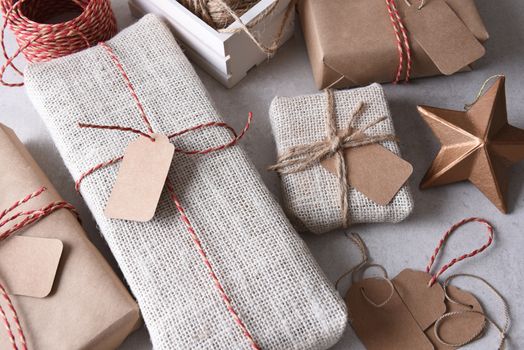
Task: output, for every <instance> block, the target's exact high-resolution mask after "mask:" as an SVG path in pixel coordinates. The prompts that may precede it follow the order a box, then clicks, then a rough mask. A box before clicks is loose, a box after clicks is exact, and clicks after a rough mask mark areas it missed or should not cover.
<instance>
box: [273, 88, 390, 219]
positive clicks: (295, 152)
mask: <svg viewBox="0 0 524 350" xmlns="http://www.w3.org/2000/svg"><path fill="white" fill-rule="evenodd" d="M325 92H326V98H327V110H326V138H325V139H324V140H323V141H318V142H313V143H310V144H305V145H299V146H294V147H291V148H289V149H288V150H286V151H285V152H284V153H283V154H282V155H280V156H279V157H278V162H277V163H276V164H275V165H273V166H271V167H269V170H273V171H276V172H278V173H280V174H292V173H297V172H301V171H304V170H306V169H308V168H309V167H311V166H312V165H314V164H318V163H320V162H321V161H323V160H325V159H329V158H332V157H335V160H336V169H337V173H336V176H337V179H338V180H339V189H340V190H339V197H340V203H341V214H342V226H343V227H347V226H348V225H349V204H348V188H349V184H348V180H347V171H346V161H345V158H344V151H345V150H346V149H348V148H354V147H363V146H367V145H371V144H375V143H379V142H384V141H394V140H395V136H394V135H392V134H378V135H373V136H370V135H366V134H365V132H366V131H367V130H368V129H370V128H372V127H373V126H375V125H377V124H379V123H381V122H383V121H384V120H386V119H387V117H381V118H378V119H377V120H375V121H372V122H370V123H368V124H366V125H364V126H363V127H362V128H359V129H357V128H353V127H352V126H351V125H352V124H353V121H355V120H356V119H357V118H358V117H359V116H361V113H360V112H361V111H362V107H363V105H364V103H363V102H362V101H361V102H359V103H358V104H357V107H356V108H355V110H354V111H353V112H352V113H351V116H350V118H349V122H348V123H347V126H346V127H345V128H344V129H342V130H337V126H336V111H335V98H334V94H333V90H331V89H327V90H325Z"/></svg>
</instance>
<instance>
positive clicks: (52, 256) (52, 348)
mask: <svg viewBox="0 0 524 350" xmlns="http://www.w3.org/2000/svg"><path fill="white" fill-rule="evenodd" d="M0 163H1V164H2V170H1V171H0V216H2V214H3V210H4V209H8V208H10V207H12V205H13V204H14V203H15V202H18V201H20V200H21V199H22V198H24V197H26V196H27V195H29V194H32V193H35V192H36V191H37V190H38V189H40V188H42V187H45V188H46V189H47V190H45V191H44V192H42V193H41V194H40V195H38V196H37V197H34V198H32V199H30V200H28V201H26V202H25V203H23V204H22V205H20V206H19V207H17V208H14V209H13V210H12V211H10V212H8V213H6V215H5V216H3V217H2V218H0V232H2V237H1V239H0V240H1V243H0V281H1V283H2V285H3V286H5V288H6V290H7V291H8V293H9V294H10V299H11V300H12V302H13V306H14V308H15V310H16V313H17V314H18V317H19V319H20V324H21V326H22V330H23V333H24V335H25V340H26V345H27V348H29V349H38V350H80V349H100V350H111V349H116V348H117V347H118V346H119V345H120V344H121V343H122V342H123V341H124V339H125V338H126V337H127V336H128V335H129V334H130V333H131V332H132V331H133V330H134V329H136V328H137V327H138V326H139V325H140V312H139V310H138V305H137V304H136V302H135V301H134V300H133V298H132V297H131V296H130V295H129V292H128V291H127V289H126V288H125V287H124V285H123V284H122V282H121V281H120V280H119V279H118V277H117V276H116V274H115V273H114V272H113V271H112V270H111V267H110V266H109V264H108V263H107V262H106V261H105V259H104V258H103V257H102V255H101V254H100V252H98V251H97V249H96V248H95V246H93V244H92V243H91V242H90V241H89V239H88V238H87V235H86V233H85V232H84V230H83V229H82V226H81V225H80V224H79V222H78V220H77V218H76V217H75V216H74V215H73V214H72V213H71V212H70V211H68V210H67V209H66V208H62V209H59V210H57V211H54V212H52V213H50V214H49V215H48V216H45V217H43V218H42V219H41V220H40V221H37V222H34V223H33V224H32V225H30V226H26V227H24V228H23V229H22V230H20V231H17V232H14V233H13V234H12V235H7V236H4V233H5V232H7V231H6V230H10V229H13V228H14V227H15V226H16V225H18V224H20V223H21V222H22V221H23V220H25V219H26V218H28V216H26V215H22V216H20V217H18V218H17V219H15V220H13V221H11V222H7V224H6V225H3V224H4V223H5V222H6V221H7V220H8V218H9V217H12V216H13V215H15V214H17V213H20V212H28V211H31V210H38V209H41V208H45V207H47V206H48V205H49V203H57V202H62V199H61V198H60V195H59V194H58V192H57V191H56V190H55V189H54V187H53V185H52V184H51V183H50V182H49V179H48V178H47V177H46V175H45V174H44V173H43V172H42V170H41V169H40V167H39V166H38V165H37V163H36V162H35V161H34V160H33V158H32V157H31V155H30V154H29V152H28V151H27V149H26V148H25V147H24V145H23V144H22V143H21V142H20V140H19V139H18V138H17V137H16V135H15V133H14V132H13V130H11V129H9V128H7V127H6V126H4V125H2V124H0ZM4 237H6V238H5V239H4ZM14 250H16V251H14ZM6 304H7V303H6V299H5V298H3V297H2V299H1V301H0V306H1V307H2V308H3V309H4V310H5V311H6V315H7V317H8V320H9V322H10V323H11V329H12V331H13V333H14V334H15V339H16V342H17V344H18V346H19V349H22V348H25V347H23V346H22V344H21V343H22V339H21V338H20V336H19V334H18V331H17V329H16V326H15V320H14V316H13V314H12V312H11V310H10V309H9V307H8V306H7V305H6ZM12 348H13V347H12V345H11V342H10V340H9V337H8V335H7V333H6V330H5V329H4V328H3V327H2V332H1V334H0V349H12Z"/></svg>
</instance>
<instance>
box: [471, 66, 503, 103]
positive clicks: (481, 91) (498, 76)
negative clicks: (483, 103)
mask: <svg viewBox="0 0 524 350" xmlns="http://www.w3.org/2000/svg"><path fill="white" fill-rule="evenodd" d="M504 77H505V76H504V75H503V74H495V75H492V76H491V77H489V78H487V79H486V80H484V83H482V86H481V87H480V89H479V91H478V92H477V95H476V96H475V99H474V100H473V101H472V102H470V103H466V104H465V105H464V110H465V111H469V110H470V109H471V107H473V105H474V104H475V103H477V101H478V100H479V99H480V98H481V97H482V95H483V94H484V90H485V89H486V87H487V86H488V84H489V83H490V82H491V81H493V80H494V79H499V78H504Z"/></svg>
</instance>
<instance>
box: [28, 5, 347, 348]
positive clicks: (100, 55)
mask: <svg viewBox="0 0 524 350" xmlns="http://www.w3.org/2000/svg"><path fill="white" fill-rule="evenodd" d="M25 78H26V81H25V82H26V87H27V91H28V93H29V96H30V99H31V100H32V102H33V103H34V105H35V106H36V108H37V109H38V111H39V113H40V114H41V116H42V118H43V119H44V121H45V123H46V125H47V126H48V129H49V131H50V133H51V135H52V138H53V139H54V141H55V143H56V145H57V147H58V150H59V151H60V153H61V155H62V156H63V159H64V161H65V164H66V165H67V167H68V169H69V170H70V172H71V174H72V176H73V177H74V179H75V180H76V183H77V188H78V190H79V191H80V193H81V194H82V196H83V198H84V199H85V201H86V202H87V204H88V206H89V207H90V209H91V210H92V212H93V215H94V217H95V219H96V221H97V222H98V225H99V226H100V229H101V232H102V235H103V236H104V237H105V239H106V240H107V243H108V245H109V247H110V249H111V251H112V252H113V254H114V256H115V258H116V260H117V261H118V263H119V265H120V268H121V269H122V272H123V274H124V276H125V278H126V280H127V282H128V283H129V285H130V287H131V290H132V292H133V293H134V295H135V296H136V298H137V300H138V303H139V305H140V308H141V310H142V315H143V317H144V321H145V323H146V326H147V328H148V330H149V332H150V335H151V340H152V343H153V347H154V348H155V349H170V350H171V349H213V350H217V349H232V348H234V349H274V350H277V349H327V348H329V347H331V346H332V345H334V344H335V343H336V342H337V341H338V339H339V337H340V336H341V335H342V333H343V332H344V329H345V326H346V318H347V315H346V309H345V305H344V302H343V301H342V300H341V298H340V297H339V295H338V294H337V293H336V291H335V290H334V289H333V287H332V286H331V284H330V283H329V281H328V280H327V279H326V277H325V276H324V274H323V273H322V271H321V270H320V268H319V266H318V265H317V264H316V262H315V261H314V259H313V257H312V256H311V254H310V252H309V251H308V249H307V247H306V245H305V244H304V242H303V241H302V240H301V239H300V238H299V237H298V235H297V234H296V232H295V231H294V229H293V228H292V226H291V225H290V223H289V222H288V221H287V219H286V218H285V216H284V215H283V213H282V211H281V209H280V207H279V206H278V204H277V202H276V201H275V200H274V198H273V197H272V195H271V194H270V192H269V191H268V190H267V189H266V188H265V186H264V185H263V183H262V181H261V179H260V177H259V175H258V174H257V173H256V170H255V168H254V166H253V165H252V163H251V162H250V161H249V160H248V158H247V156H246V154H245V153H244V152H243V150H242V149H241V148H240V147H239V146H238V145H237V143H238V141H239V140H240V139H241V138H242V137H244V136H245V134H246V131H247V129H248V127H249V123H250V121H251V116H249V118H248V123H247V125H246V127H245V128H244V129H243V130H242V131H241V132H239V133H236V132H235V131H234V130H233V128H231V127H230V126H229V125H228V124H225V123H224V122H223V121H222V119H221V117H220V116H219V114H218V113H217V111H216V110H215V108H214V107H213V104H212V102H211V101H210V99H209V97H208V95H207V92H206V90H205V88H204V86H203V85H202V83H201V82H200V80H199V79H198V76H197V75H196V73H195V71H194V70H193V68H192V66H191V64H190V63H189V62H188V60H187V59H186V57H185V56H184V54H183V52H182V50H181V49H180V47H179V46H178V45H177V43H176V41H175V39H174V38H173V36H172V35H171V34H170V32H169V30H168V29H167V27H166V26H165V25H164V24H163V23H162V22H161V21H160V20H159V19H158V18H157V17H155V16H153V15H147V16H145V17H144V18H143V19H141V20H140V21H139V22H138V23H136V24H135V25H133V26H131V27H129V28H127V29H125V30H124V31H122V32H121V33H120V34H118V35H117V36H115V37H114V38H113V39H111V40H109V41H107V42H105V43H100V44H99V45H97V46H96V47H92V48H90V49H87V50H84V51H82V52H79V53H76V54H73V55H70V56H66V57H62V58H58V59H55V60H52V61H50V62H45V63H33V64H30V65H29V66H28V68H27V69H26V74H25ZM164 184H165V185H164Z"/></svg>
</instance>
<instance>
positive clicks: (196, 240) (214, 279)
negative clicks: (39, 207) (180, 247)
mask: <svg viewBox="0 0 524 350" xmlns="http://www.w3.org/2000/svg"><path fill="white" fill-rule="evenodd" d="M99 45H100V46H101V47H103V48H104V49H105V51H106V52H107V54H108V55H109V56H110V58H111V60H112V61H113V63H114V64H115V66H116V67H117V69H118V71H119V72H120V73H121V75H122V78H123V79H124V82H125V83H126V85H127V87H128V90H129V93H130V94H131V97H132V98H133V100H134V101H135V103H136V106H137V108H138V111H139V114H140V116H141V118H142V121H143V122H144V124H145V126H146V128H147V132H143V131H141V130H138V129H134V128H130V127H125V126H119V125H97V124H87V123H79V127H81V128H92V129H106V130H117V131H123V132H131V133H134V134H137V135H140V136H144V137H147V138H149V139H150V140H151V141H153V142H154V139H153V138H152V137H151V134H154V130H153V127H152V126H151V123H150V121H149V118H148V117H147V115H146V113H145V110H144V106H143V105H142V103H141V102H140V99H139V98H138V95H137V94H136V90H135V88H134V85H133V83H132V82H131V80H130V79H129V76H128V75H127V73H126V71H125V69H124V67H123V66H122V63H121V62H120V59H119V58H118V56H117V55H116V54H115V52H114V51H113V49H112V48H111V47H110V46H109V45H108V44H107V43H105V42H101V43H99ZM252 118H253V114H252V113H249V116H248V121H247V123H246V125H245V127H244V129H243V130H242V131H241V132H240V133H239V134H237V133H236V132H235V130H234V129H233V128H232V127H230V126H229V125H227V124H226V123H223V122H209V123H205V124H199V125H196V126H193V127H191V128H188V129H185V130H182V131H179V132H175V133H172V134H170V135H167V137H168V138H169V139H173V138H175V137H178V136H181V135H184V134H187V133H189V132H192V131H197V130H201V129H205V128H209V127H222V128H225V129H227V130H229V131H230V132H231V133H232V135H233V138H232V139H231V140H230V141H229V142H227V143H225V144H222V145H219V146H215V147H210V148H206V149H202V150H183V149H175V152H178V153H183V154H187V155H195V154H208V153H212V152H215V151H219V150H222V149H225V148H228V147H231V146H233V145H235V144H236V143H238V141H239V140H240V139H241V138H242V137H243V136H244V135H245V133H246V132H247V130H248V129H249V126H250V124H251V121H252ZM122 159H123V156H120V157H118V158H114V159H111V160H108V161H106V162H103V163H100V164H97V165H95V166H94V167H92V168H91V169H89V170H87V171H86V172H85V173H83V174H82V175H80V177H79V179H78V180H77V181H76V184H75V187H76V189H77V191H78V190H79V188H80V184H81V182H82V180H84V179H85V177H86V176H88V175H90V174H92V173H94V172H95V171H97V170H99V169H101V168H104V167H106V166H109V165H112V164H115V163H118V162H119V161H121V160H122ZM166 188H167V190H168V192H169V196H170V197H171V200H172V201H173V203H174V204H175V206H176V208H177V210H178V212H179V214H180V216H181V220H182V222H183V223H184V225H185V227H186V229H187V231H188V233H189V235H190V237H191V240H192V241H193V243H194V245H195V248H196V250H197V252H198V254H199V255H200V258H201V259H202V263H203V264H204V265H205V267H206V269H207V271H208V274H209V276H210V278H211V280H212V282H213V284H214V286H215V289H216V290H217V292H218V293H219V295H220V297H221V298H222V300H223V302H224V306H225V307H226V309H227V311H228V312H229V313H230V315H231V317H232V318H233V320H234V321H235V323H236V324H237V326H238V327H239V329H240V331H241V332H242V334H243V335H244V337H245V338H246V340H247V341H248V342H249V345H250V346H251V348H252V349H254V350H260V347H259V346H258V345H257V343H256V341H255V340H254V338H253V336H252V335H251V333H250V332H249V330H248V328H247V326H246V325H245V324H244V322H243V321H242V319H241V318H240V316H239V314H238V313H237V311H236V310H235V308H234V307H233V304H232V302H231V299H230V297H229V296H228V295H227V293H226V292H225V290H224V287H223V286H222V283H221V282H220V280H219V279H218V277H217V275H216V273H215V270H214V268H213V266H212V265H211V262H210V260H209V259H208V256H207V253H206V251H205V250H204V247H203V245H202V242H201V241H200V238H199V237H198V235H197V233H196V231H195V229H194V227H193V225H192V224H191V221H190V220H189V218H188V216H187V214H186V212H185V209H184V207H183V206H182V204H181V203H180V201H179V199H178V198H177V196H176V194H175V191H174V187H173V184H172V183H171V181H170V180H169V178H168V179H167V180H166Z"/></svg>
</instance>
